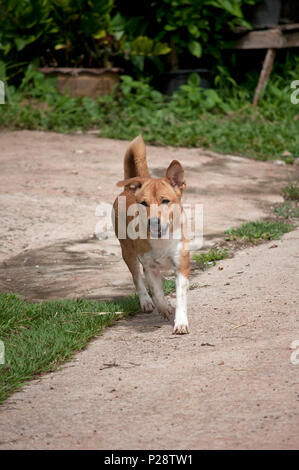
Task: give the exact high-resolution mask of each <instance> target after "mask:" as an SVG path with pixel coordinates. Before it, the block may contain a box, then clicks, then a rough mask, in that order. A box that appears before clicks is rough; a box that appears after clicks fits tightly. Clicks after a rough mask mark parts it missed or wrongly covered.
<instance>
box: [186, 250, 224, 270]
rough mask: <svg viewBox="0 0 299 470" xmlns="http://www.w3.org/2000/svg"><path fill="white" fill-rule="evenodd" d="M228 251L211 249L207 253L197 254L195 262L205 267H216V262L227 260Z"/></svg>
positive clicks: (194, 258) (194, 257) (194, 256)
mask: <svg viewBox="0 0 299 470" xmlns="http://www.w3.org/2000/svg"><path fill="white" fill-rule="evenodd" d="M227 255H228V251H227V250H222V249H221V248H214V249H210V250H209V251H207V252H206V253H200V254H197V253H195V254H194V255H193V260H194V261H197V262H198V263H200V264H202V266H203V267H209V266H214V265H215V264H216V261H219V260H221V259H225V258H227Z"/></svg>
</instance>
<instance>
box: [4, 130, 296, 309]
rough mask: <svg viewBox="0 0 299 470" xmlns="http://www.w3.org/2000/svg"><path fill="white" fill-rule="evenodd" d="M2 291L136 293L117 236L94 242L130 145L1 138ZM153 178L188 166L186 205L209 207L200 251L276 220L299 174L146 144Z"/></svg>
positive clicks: (90, 139) (22, 135)
mask: <svg viewBox="0 0 299 470" xmlns="http://www.w3.org/2000/svg"><path fill="white" fill-rule="evenodd" d="M0 139H1V150H0V167H1V172H0V217H1V224H0V261H1V260H2V261H4V263H2V264H0V291H2V292H7V291H10V290H14V291H17V292H19V293H21V294H23V295H24V296H25V297H26V298H28V299H30V300H40V299H53V298H73V297H85V298H89V299H99V298H111V296H121V295H127V294H128V292H132V281H131V277H130V275H129V273H128V270H127V268H126V266H125V264H124V262H123V260H122V258H121V256H120V249H119V243H118V241H117V240H116V239H115V237H113V238H108V239H107V240H102V241H99V240H98V239H95V238H94V232H95V231H96V225H97V223H98V221H99V217H97V216H96V209H97V207H98V206H99V204H101V203H103V202H106V203H112V202H113V201H114V199H115V197H116V195H117V194H118V193H119V188H117V187H116V183H117V181H119V180H120V179H122V178H123V157H124V153H125V149H126V147H127V145H128V143H127V142H124V141H118V140H111V139H99V138H97V137H95V136H94V135H61V134H54V133H46V132H31V131H20V132H7V133H1V134H0ZM147 150H148V152H147V155H148V162H149V167H150V169H151V171H152V174H153V175H154V176H156V177H157V176H162V175H164V174H165V171H166V168H167V167H168V165H169V163H170V162H171V161H172V160H173V159H176V160H180V161H181V163H182V164H183V166H184V168H185V173H186V180H187V189H186V191H185V194H184V202H185V203H200V204H203V216H204V245H205V247H207V246H210V245H212V244H213V243H215V241H217V240H218V239H219V238H221V237H222V235H223V232H224V231H225V230H226V229H228V228H229V227H231V226H237V225H240V224H241V223H242V222H244V221H247V220H255V219H261V218H263V217H266V216H267V215H268V214H272V209H271V206H273V204H274V203H277V202H282V201H283V199H282V197H281V194H280V192H281V188H282V187H283V186H284V185H285V184H286V182H287V181H288V180H289V179H291V178H292V179H294V178H295V175H296V174H297V175H298V173H299V167H298V166H297V167H294V166H291V165H285V166H277V165H275V164H273V162H260V161H254V160H250V159H246V158H242V157H237V156H230V155H225V156H223V155H218V154H215V153H210V154H204V153H203V151H202V150H200V149H185V148H172V147H163V148H161V147H153V146H148V147H147Z"/></svg>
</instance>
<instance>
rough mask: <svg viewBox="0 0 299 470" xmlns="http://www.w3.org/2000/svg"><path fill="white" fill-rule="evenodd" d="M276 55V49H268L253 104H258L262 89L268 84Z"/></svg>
mask: <svg viewBox="0 0 299 470" xmlns="http://www.w3.org/2000/svg"><path fill="white" fill-rule="evenodd" d="M275 55H276V49H268V50H267V53H266V57H265V60H264V63H263V68H262V70H261V73H260V78H259V81H258V84H257V87H256V90H255V93H254V98H253V106H256V105H257V103H258V100H259V96H260V94H261V91H262V90H263V88H264V86H265V85H266V83H267V81H268V79H269V77H270V74H271V70H272V68H273V63H274V59H275Z"/></svg>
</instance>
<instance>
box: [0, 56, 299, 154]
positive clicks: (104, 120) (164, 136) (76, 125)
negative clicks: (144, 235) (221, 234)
mask: <svg viewBox="0 0 299 470" xmlns="http://www.w3.org/2000/svg"><path fill="white" fill-rule="evenodd" d="M288 70H289V71H288V72H286V73H285V75H284V76H280V75H278V74H277V75H273V76H272V77H271V80H270V81H269V83H268V85H267V88H266V91H265V93H264V95H263V96H262V97H261V99H260V102H259V106H258V107H257V108H253V106H252V105H251V101H252V95H253V90H254V86H255V81H254V80H252V83H251V85H250V86H247V85H246V86H245V85H244V86H242V87H240V86H238V85H237V84H234V85H231V86H230V87H226V88H225V87H224V88H223V89H217V90H216V89H209V90H203V89H201V88H200V87H199V86H198V80H197V79H196V77H195V76H194V75H193V76H191V77H190V80H189V82H188V84H187V85H184V86H183V87H181V88H180V90H179V91H177V92H176V93H174V94H173V95H172V97H166V96H164V95H162V94H161V93H159V92H158V91H156V90H154V89H153V88H151V87H150V86H149V85H148V84H146V83H143V82H137V81H135V80H133V79H132V78H131V77H128V76H123V77H122V81H121V84H120V87H119V88H118V89H116V90H115V92H114V93H113V94H112V95H110V96H107V97H102V98H101V97H99V98H98V99H97V100H92V99H89V98H87V97H83V98H70V97H69V96H62V95H61V94H60V93H58V92H57V91H56V89H55V81H54V80H53V79H51V78H47V79H46V78H44V77H43V75H42V74H41V73H39V72H36V71H35V70H34V69H33V68H32V67H31V68H29V69H28V71H27V73H26V75H25V78H24V80H23V83H22V85H21V86H20V87H19V89H17V90H16V89H14V88H13V87H8V88H7V97H6V98H7V104H5V105H1V106H0V128H1V127H2V128H10V129H39V130H48V131H56V132H74V131H82V132H84V131H87V130H89V129H92V130H97V131H98V135H99V136H101V137H111V138H118V139H132V138H134V137H136V135H138V134H140V133H141V134H142V135H143V137H144V139H145V140H146V141H147V142H149V143H153V144H157V145H173V146H186V147H196V146H201V147H204V148H208V149H212V150H216V151H219V152H222V153H234V154H237V155H246V156H249V157H253V158H257V159H261V160H267V159H269V158H281V157H282V155H283V153H284V152H285V151H287V152H288V154H289V155H290V156H291V157H290V158H291V159H289V161H290V162H291V161H293V160H294V157H296V156H297V155H299V133H298V121H296V119H297V118H296V116H297V115H298V107H296V106H295V105H292V104H291V102H290V94H291V89H290V82H291V81H292V80H294V79H295V78H297V75H298V73H297V70H298V71H299V62H298V64H297V68H296V69H294V70H292V69H288Z"/></svg>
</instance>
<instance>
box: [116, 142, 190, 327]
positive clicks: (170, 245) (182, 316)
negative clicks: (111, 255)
mask: <svg viewBox="0 0 299 470" xmlns="http://www.w3.org/2000/svg"><path fill="white" fill-rule="evenodd" d="M117 186H119V187H123V192H122V193H121V194H120V195H119V196H118V197H117V198H116V200H115V202H114V205H113V211H114V212H113V213H114V230H115V234H116V236H117V237H118V239H119V242H120V245H121V250H122V256H123V259H124V261H125V263H126V264H127V266H128V268H129V270H130V272H131V274H132V278H133V282H134V284H135V288H136V291H137V293H138V295H139V300H140V305H141V310H142V311H143V312H152V311H154V310H155V309H156V310H158V311H159V312H160V313H161V314H162V315H163V316H164V317H165V318H166V319H168V320H169V319H170V317H171V315H173V313H175V318H174V329H173V334H179V335H182V334H187V333H189V324H188V318H187V292H188V288H189V275H190V255H189V241H188V238H187V237H186V236H185V235H184V233H183V232H184V230H183V222H184V220H185V219H184V212H183V208H182V204H181V198H182V193H183V190H184V189H185V187H186V182H185V177H184V169H183V167H182V165H181V164H180V163H179V162H178V161H177V160H173V161H172V162H171V163H170V165H169V167H168V168H167V170H166V173H165V177H164V178H152V177H151V175H150V173H149V170H148V166H147V161H146V149H145V144H144V141H143V139H142V137H141V136H140V135H139V136H138V137H136V138H135V139H134V140H133V141H132V142H131V143H130V145H129V147H128V148H127V151H126V153H125V158H124V180H122V181H119V182H118V183H117ZM121 201H125V203H124V204H120V202H121ZM132 207H133V211H132V210H131V209H130V208H132ZM136 208H138V210H139V219H137V220H138V223H135V228H137V229H138V230H139V231H140V229H142V228H143V234H144V236H143V237H141V236H140V233H139V235H138V234H137V236H134V233H133V236H128V232H129V230H128V229H129V228H130V223H131V224H132V221H134V217H133V214H134V211H136ZM174 209H176V210H174ZM141 213H142V214H143V215H142V217H140V214H141ZM121 220H123V221H125V229H126V232H125V236H122V237H121V236H120V235H119V232H120V221H121ZM135 233H136V231H135ZM140 263H141V264H142V266H143V271H144V275H145V279H146V281H147V284H148V287H149V290H150V294H151V296H150V295H149V294H148V292H147V289H146V287H145V284H144V281H143V278H142V275H141V271H140ZM163 268H167V269H168V268H173V269H174V271H175V273H176V308H175V309H174V308H173V307H172V306H171V305H170V304H169V303H168V301H167V299H166V298H165V296H164V293H163V288H162V278H161V273H160V271H161V269H163Z"/></svg>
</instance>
